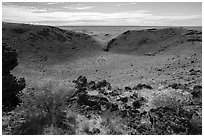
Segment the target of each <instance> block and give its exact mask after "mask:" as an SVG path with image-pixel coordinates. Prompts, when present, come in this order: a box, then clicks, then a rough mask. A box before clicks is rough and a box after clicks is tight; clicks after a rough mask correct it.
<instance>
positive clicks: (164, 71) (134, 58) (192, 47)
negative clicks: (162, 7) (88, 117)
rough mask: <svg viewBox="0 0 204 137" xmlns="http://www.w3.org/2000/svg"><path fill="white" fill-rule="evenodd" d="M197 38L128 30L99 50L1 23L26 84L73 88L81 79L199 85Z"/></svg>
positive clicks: (72, 38) (86, 40) (63, 33)
mask: <svg viewBox="0 0 204 137" xmlns="http://www.w3.org/2000/svg"><path fill="white" fill-rule="evenodd" d="M201 38H202V32H200V31H195V30H188V29H184V28H164V29H146V30H131V31H126V32H124V33H123V34H121V35H119V36H118V37H116V38H115V39H112V40H111V41H110V42H108V44H107V46H106V48H105V49H102V47H104V45H101V42H100V41H97V40H96V39H95V38H93V37H91V36H89V35H87V34H83V33H79V32H74V31H67V30H62V29H59V28H56V27H51V26H37V25H25V24H11V23H3V42H4V43H7V44H9V45H10V46H11V47H12V48H14V49H16V50H17V52H18V58H19V66H17V67H16V68H15V69H14V70H13V73H14V74H15V75H16V76H19V77H25V79H26V82H27V83H28V84H31V83H32V84H33V82H35V83H38V84H39V83H42V84H43V83H44V82H47V81H50V80H51V81H57V82H60V83H65V84H68V85H72V80H75V79H76V78H77V77H78V76H80V75H84V76H86V77H87V78H88V79H90V80H94V81H99V80H102V79H106V80H107V81H109V82H110V83H111V84H112V85H113V86H119V87H120V86H133V85H136V84H139V83H146V84H150V85H151V86H153V87H154V86H156V87H157V86H159V85H160V84H164V85H165V84H171V83H174V82H179V83H185V84H193V83H196V84H201V71H202V70H201V66H202V64H201V62H202V60H201V59H202V50H201V49H202V42H201V41H202V39H201ZM104 50H105V51H104ZM192 69H193V70H194V71H195V72H196V73H197V74H196V75H191V72H192Z"/></svg>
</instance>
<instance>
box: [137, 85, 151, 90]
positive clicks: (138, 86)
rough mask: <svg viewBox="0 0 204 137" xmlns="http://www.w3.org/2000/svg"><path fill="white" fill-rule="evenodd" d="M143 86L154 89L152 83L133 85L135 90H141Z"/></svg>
mask: <svg viewBox="0 0 204 137" xmlns="http://www.w3.org/2000/svg"><path fill="white" fill-rule="evenodd" d="M143 88H146V89H153V88H152V87H151V86H150V85H146V84H138V85H137V86H135V87H133V90H141V89H143Z"/></svg>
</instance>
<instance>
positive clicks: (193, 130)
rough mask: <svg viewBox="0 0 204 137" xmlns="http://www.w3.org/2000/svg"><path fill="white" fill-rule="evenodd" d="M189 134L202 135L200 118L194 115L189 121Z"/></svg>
mask: <svg viewBox="0 0 204 137" xmlns="http://www.w3.org/2000/svg"><path fill="white" fill-rule="evenodd" d="M190 134H191V135H202V117H201V116H199V115H198V114H197V113H195V114H194V115H193V116H192V118H191V120H190Z"/></svg>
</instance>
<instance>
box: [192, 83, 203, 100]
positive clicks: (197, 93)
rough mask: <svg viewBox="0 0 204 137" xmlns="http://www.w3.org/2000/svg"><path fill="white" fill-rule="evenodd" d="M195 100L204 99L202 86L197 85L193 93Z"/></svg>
mask: <svg viewBox="0 0 204 137" xmlns="http://www.w3.org/2000/svg"><path fill="white" fill-rule="evenodd" d="M191 94H192V95H193V97H194V98H202V86H200V85H196V86H194V88H193V91H192V92H191Z"/></svg>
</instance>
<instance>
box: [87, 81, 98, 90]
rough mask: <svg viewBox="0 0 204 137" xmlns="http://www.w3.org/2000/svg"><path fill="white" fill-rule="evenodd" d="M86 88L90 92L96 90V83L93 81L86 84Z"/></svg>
mask: <svg viewBox="0 0 204 137" xmlns="http://www.w3.org/2000/svg"><path fill="white" fill-rule="evenodd" d="M88 88H89V89H91V90H95V89H96V83H95V81H90V82H89V83H88Z"/></svg>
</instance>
